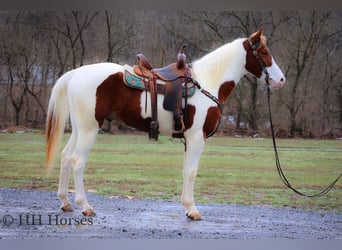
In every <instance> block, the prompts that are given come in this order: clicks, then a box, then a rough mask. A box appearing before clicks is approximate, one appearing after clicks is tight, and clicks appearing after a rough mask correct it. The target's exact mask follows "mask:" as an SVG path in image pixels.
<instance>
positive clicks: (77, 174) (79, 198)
mask: <svg viewBox="0 0 342 250" xmlns="http://www.w3.org/2000/svg"><path fill="white" fill-rule="evenodd" d="M97 132H98V127H96V126H94V127H92V126H90V127H83V128H79V129H78V131H77V142H76V147H75V150H74V152H73V155H72V161H73V172H74V182H75V191H76V195H75V201H76V204H77V205H80V206H81V207H82V213H83V214H84V215H87V216H92V215H95V211H94V209H93V207H92V206H90V205H89V203H88V201H87V198H86V195H85V191H84V184H83V172H84V168H85V165H86V162H87V159H88V155H89V152H90V150H91V148H92V147H93V144H94V142H95V139H96V135H97Z"/></svg>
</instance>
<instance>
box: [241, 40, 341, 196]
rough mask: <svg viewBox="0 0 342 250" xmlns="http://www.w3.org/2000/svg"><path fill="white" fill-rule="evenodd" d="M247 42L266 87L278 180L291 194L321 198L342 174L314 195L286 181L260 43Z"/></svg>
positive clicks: (267, 76)
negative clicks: (259, 53) (259, 50)
mask: <svg viewBox="0 0 342 250" xmlns="http://www.w3.org/2000/svg"><path fill="white" fill-rule="evenodd" d="M248 42H249V45H250V46H251V48H252V53H253V55H254V56H255V58H256V59H257V61H258V62H259V64H260V66H261V69H262V71H263V72H264V74H265V82H266V85H267V101H268V113H269V117H270V127H271V133H272V142H273V148H274V156H275V162H276V167H277V171H278V174H279V176H280V179H281V180H282V182H283V183H284V184H285V186H287V187H288V188H289V189H291V190H292V191H293V192H295V193H296V194H299V195H301V196H305V197H308V198H315V197H321V196H323V195H325V194H327V193H328V192H329V191H330V190H331V189H333V187H334V186H335V185H336V183H337V182H338V180H339V179H340V178H341V177H342V174H340V175H339V176H338V177H337V179H336V180H334V181H333V182H332V183H331V184H330V185H329V186H328V187H327V188H325V189H324V190H323V191H321V192H319V193H315V194H305V193H302V192H301V191H299V190H297V189H295V188H294V187H293V186H292V185H291V184H290V182H289V181H288V179H287V178H286V176H285V174H284V172H283V170H282V168H281V165H280V160H279V155H278V150H277V144H276V140H275V133H274V128H273V122H272V112H271V101H270V99H271V86H270V83H269V77H270V75H269V73H268V71H267V68H266V65H265V64H264V62H263V61H262V60H261V59H260V57H259V55H258V51H257V49H258V47H259V45H260V41H258V42H257V43H256V44H253V43H252V41H251V39H250V38H248Z"/></svg>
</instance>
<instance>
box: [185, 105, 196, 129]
mask: <svg viewBox="0 0 342 250" xmlns="http://www.w3.org/2000/svg"><path fill="white" fill-rule="evenodd" d="M195 113H196V107H195V106H192V105H190V104H189V105H188V106H187V109H186V114H187V116H186V118H185V121H184V125H185V129H189V128H191V127H192V124H193V123H194V117H195Z"/></svg>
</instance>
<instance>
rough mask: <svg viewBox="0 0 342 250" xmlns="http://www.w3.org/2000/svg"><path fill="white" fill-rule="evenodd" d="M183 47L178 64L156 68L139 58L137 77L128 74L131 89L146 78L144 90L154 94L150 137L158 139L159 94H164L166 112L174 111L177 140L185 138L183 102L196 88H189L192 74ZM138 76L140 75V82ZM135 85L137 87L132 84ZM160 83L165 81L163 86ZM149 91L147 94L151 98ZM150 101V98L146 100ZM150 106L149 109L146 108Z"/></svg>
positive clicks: (136, 66)
mask: <svg viewBox="0 0 342 250" xmlns="http://www.w3.org/2000/svg"><path fill="white" fill-rule="evenodd" d="M185 47H186V46H183V47H182V48H181V49H180V51H179V53H178V55H177V60H176V62H175V63H172V64H170V65H168V66H166V67H163V68H153V66H152V65H151V63H150V62H149V61H148V60H147V58H146V57H145V56H144V55H143V54H138V55H137V60H138V65H134V66H133V71H134V74H135V75H133V74H130V73H129V72H127V71H125V80H126V83H127V84H128V85H130V86H131V87H137V88H141V86H140V87H139V84H140V85H141V79H143V83H144V89H145V90H147V91H149V92H150V95H151V124H150V132H149V138H150V139H155V140H158V134H159V130H158V129H159V123H158V113H157V94H164V95H165V97H164V101H163V107H164V109H165V110H168V111H172V112H173V119H174V132H173V134H172V136H173V137H182V136H183V132H184V131H185V124H184V116H186V114H185V110H183V109H182V99H183V98H184V99H185V106H186V103H187V97H188V96H191V95H192V94H193V93H194V91H195V89H194V87H193V88H191V87H190V88H188V83H189V82H191V73H190V68H189V66H188V64H186V55H185V53H184V49H185ZM136 76H140V77H141V78H139V79H140V81H139V80H137V77H136ZM132 82H133V84H132ZM159 82H162V84H160V83H159ZM147 91H146V95H147ZM146 100H147V98H146ZM145 107H146V106H145Z"/></svg>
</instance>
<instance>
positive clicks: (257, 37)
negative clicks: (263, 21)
mask: <svg viewBox="0 0 342 250" xmlns="http://www.w3.org/2000/svg"><path fill="white" fill-rule="evenodd" d="M263 34H264V28H260V29H259V30H258V31H257V32H255V33H253V34H252V35H251V37H250V38H251V40H252V43H253V44H255V43H256V42H258V41H260V37H261V36H262V35H263Z"/></svg>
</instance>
